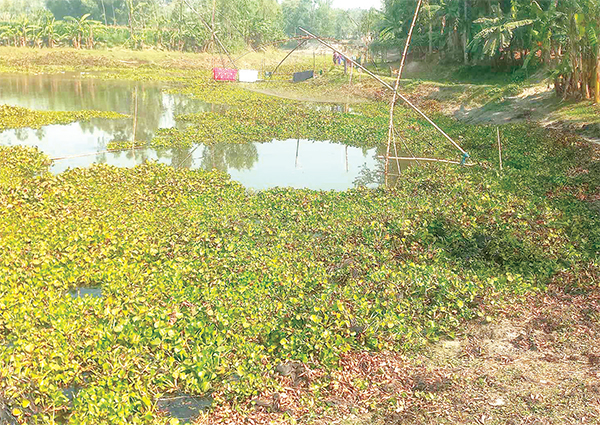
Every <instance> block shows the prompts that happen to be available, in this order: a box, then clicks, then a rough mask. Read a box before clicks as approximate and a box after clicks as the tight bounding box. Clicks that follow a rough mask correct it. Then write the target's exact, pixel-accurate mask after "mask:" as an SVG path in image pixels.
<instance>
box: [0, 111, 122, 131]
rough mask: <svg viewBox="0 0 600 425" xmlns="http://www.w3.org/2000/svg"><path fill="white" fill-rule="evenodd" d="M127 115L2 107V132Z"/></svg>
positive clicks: (0, 127) (0, 128) (0, 113)
mask: <svg viewBox="0 0 600 425" xmlns="http://www.w3.org/2000/svg"><path fill="white" fill-rule="evenodd" d="M126 117H127V115H123V114H119V113H117V112H106V111H32V110H31V109H27V108H21V107H18V106H9V105H0V130H5V129H7V128H21V127H30V128H40V127H43V126H45V125H49V124H69V123H72V122H75V121H88V120H90V119H92V118H106V119H119V118H126Z"/></svg>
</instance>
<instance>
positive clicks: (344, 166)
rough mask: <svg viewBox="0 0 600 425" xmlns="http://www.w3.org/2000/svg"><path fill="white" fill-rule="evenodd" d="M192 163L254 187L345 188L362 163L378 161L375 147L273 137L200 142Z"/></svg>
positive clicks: (354, 176) (352, 185) (364, 165)
mask: <svg viewBox="0 0 600 425" xmlns="http://www.w3.org/2000/svg"><path fill="white" fill-rule="evenodd" d="M193 157H194V161H193V164H192V166H193V167H201V168H206V169H210V168H218V169H220V170H223V171H227V172H228V173H229V174H230V175H231V178H232V179H233V180H236V181H239V182H241V183H242V184H243V185H244V186H246V187H250V188H253V189H258V190H261V189H267V188H270V187H276V186H279V187H295V188H308V189H322V190H345V189H348V188H351V187H354V180H355V179H356V177H357V176H358V175H359V173H360V170H361V169H362V168H363V167H367V168H375V167H376V165H377V163H378V162H379V161H378V160H377V158H376V155H375V149H369V150H366V149H359V148H353V147H348V146H345V145H341V144H338V143H331V142H316V141H312V140H302V139H301V140H273V141H272V142H271V143H252V144H246V145H215V146H201V147H200V148H198V150H197V151H196V152H194V154H193Z"/></svg>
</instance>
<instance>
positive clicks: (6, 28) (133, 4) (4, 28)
mask: <svg viewBox="0 0 600 425" xmlns="http://www.w3.org/2000/svg"><path fill="white" fill-rule="evenodd" d="M188 3H190V4H191V5H192V6H193V8H194V9H195V10H196V11H197V12H198V13H199V14H200V15H201V17H202V19H200V18H199V17H198V16H197V15H196V14H195V13H194V12H193V11H192V10H191V9H190V8H189V7H188ZM382 3H383V4H382V9H381V10H375V9H371V10H363V9H356V10H349V11H346V10H342V9H336V8H333V7H332V0H282V2H281V3H279V2H277V0H0V43H2V44H4V45H14V46H31V47H35V46H37V47H42V46H46V47H56V46H72V47H75V48H96V47H102V46H105V47H113V46H122V47H128V48H145V47H156V48H161V49H169V50H180V51H206V50H209V49H211V48H212V47H214V46H213V43H214V40H213V38H212V36H211V32H210V31H209V30H208V29H207V27H206V25H204V24H203V23H202V22H201V21H202V20H204V21H205V22H208V23H209V25H210V26H214V28H215V31H216V34H218V36H219V38H220V39H221V40H222V41H223V42H224V44H225V45H226V46H227V47H228V48H229V49H232V50H236V49H237V50H242V49H244V48H247V47H248V46H250V47H253V48H254V47H257V46H260V45H262V44H264V43H268V42H270V41H274V40H281V39H285V38H286V37H292V36H294V35H297V29H298V27H299V26H302V27H304V28H307V29H309V30H311V31H313V32H314V33H316V34H320V35H322V36H325V37H332V38H337V39H354V40H359V41H360V42H361V43H362V44H363V45H365V46H370V47H371V50H377V49H379V50H384V49H385V50H387V49H398V50H399V49H401V48H402V46H403V44H404V42H405V40H406V37H407V34H408V29H409V26H410V23H411V21H412V17H413V14H414V11H415V8H416V5H417V0H383V2H382ZM411 54H412V55H413V56H421V57H428V56H429V57H433V58H437V60H439V61H441V62H450V63H463V64H467V65H485V66H487V67H490V68H492V69H494V70H497V71H504V72H513V71H514V70H527V69H535V68H537V67H540V66H543V67H546V68H547V69H548V70H549V71H550V75H551V77H552V78H553V79H554V83H555V88H556V91H557V93H558V94H559V95H561V96H563V97H565V98H566V97H580V98H592V97H594V98H595V99H596V101H597V102H600V3H599V1H598V0H425V2H424V3H423V7H422V10H421V13H420V15H419V20H418V22H417V27H416V29H415V33H414V36H413V40H412V44H411ZM522 74H524V73H523V72H521V75H522Z"/></svg>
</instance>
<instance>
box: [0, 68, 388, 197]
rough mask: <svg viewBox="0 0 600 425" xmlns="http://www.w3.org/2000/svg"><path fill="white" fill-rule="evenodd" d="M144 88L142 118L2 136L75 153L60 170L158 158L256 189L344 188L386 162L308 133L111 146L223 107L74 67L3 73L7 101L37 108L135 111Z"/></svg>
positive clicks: (58, 164) (0, 91)
mask: <svg viewBox="0 0 600 425" xmlns="http://www.w3.org/2000/svg"><path fill="white" fill-rule="evenodd" d="M136 92H137V110H138V118H137V122H136V124H135V126H134V120H133V119H119V120H106V119H93V120H90V121H88V122H77V123H72V124H68V125H49V126H46V127H43V128H41V129H38V130H34V129H30V128H22V129H15V130H6V131H3V132H0V144H1V145H8V146H10V145H17V144H21V145H30V146H37V147H39V149H41V150H42V151H44V152H45V153H46V154H48V155H49V156H50V157H51V158H64V157H69V158H68V159H64V160H57V161H55V163H54V165H53V166H52V171H53V172H55V173H60V172H62V171H64V170H66V169H67V168H74V167H87V166H90V165H91V164H93V163H105V164H110V165H114V166H119V167H133V166H135V165H138V164H141V163H144V162H145V161H148V160H155V161H158V162H161V163H165V164H169V165H172V166H174V167H185V168H204V169H213V168H216V169H218V170H222V171H225V172H228V173H229V174H230V175H231V176H232V179H234V180H237V181H239V182H241V183H242V184H244V185H245V186H246V187H249V188H254V189H265V188H270V187H276V186H281V187H296V188H311V189H325V190H330V189H335V190H344V189H348V188H351V187H353V186H354V184H353V182H354V180H355V179H356V178H357V176H359V174H360V172H361V170H362V169H365V168H366V169H371V170H374V169H376V167H377V164H378V163H379V162H380V160H378V159H376V152H375V150H374V149H372V150H363V149H358V148H352V147H347V146H344V145H340V144H335V143H330V142H314V141H308V140H285V141H273V142H271V143H252V144H243V145H232V144H215V145H211V146H198V147H192V148H182V149H149V148H142V149H135V150H126V151H121V152H103V151H106V147H107V145H108V143H109V142H111V141H126V140H132V139H133V129H134V127H135V128H136V130H135V133H136V134H135V139H136V140H138V141H149V140H151V139H152V137H153V136H154V134H155V132H156V130H157V129H158V128H170V127H174V126H177V123H176V121H175V116H176V115H179V114H187V113H196V112H202V111H205V112H207V111H215V106H214V105H210V104H207V103H204V102H201V101H198V100H195V99H191V98H187V97H184V96H177V95H171V94H166V93H163V92H162V91H161V86H160V85H157V84H153V83H145V82H144V83H141V82H127V81H102V80H94V79H83V78H81V77H80V76H78V75H74V74H71V75H68V74H63V75H0V96H1V99H2V102H4V103H6V104H9V105H14V106H23V107H27V108H31V109H41V110H43V109H48V110H82V109H94V110H102V111H116V112H121V113H126V114H132V112H133V111H134V109H135V103H136V102H135V99H136V96H135V93H136ZM342 108H343V107H342ZM96 152H98V153H97V154H94V153H96ZM89 154H92V155H89Z"/></svg>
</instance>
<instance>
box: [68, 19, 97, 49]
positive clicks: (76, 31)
mask: <svg viewBox="0 0 600 425" xmlns="http://www.w3.org/2000/svg"><path fill="white" fill-rule="evenodd" d="M89 17H90V14H89V13H86V14H85V15H83V16H82V17H81V18H74V17H72V16H65V22H66V23H67V30H68V31H69V36H70V38H71V40H72V41H73V47H74V48H76V49H81V47H82V43H83V38H84V37H85V38H86V40H85V41H86V46H87V47H88V48H93V47H94V26H96V25H98V24H100V22H98V21H94V20H92V19H88V18H89Z"/></svg>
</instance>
